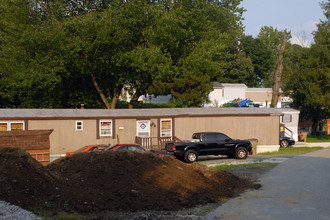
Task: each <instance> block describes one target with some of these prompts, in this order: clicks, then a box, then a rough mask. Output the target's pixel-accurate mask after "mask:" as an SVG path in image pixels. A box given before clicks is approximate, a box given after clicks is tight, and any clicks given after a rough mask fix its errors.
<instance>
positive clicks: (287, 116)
mask: <svg viewBox="0 0 330 220" xmlns="http://www.w3.org/2000/svg"><path fill="white" fill-rule="evenodd" d="M278 110H279V111H280V112H281V113H283V116H281V117H280V124H283V125H284V129H283V131H282V130H280V132H283V136H286V137H291V138H293V139H294V140H295V141H298V125H299V114H300V111H299V110H296V109H292V108H279V109H278Z"/></svg>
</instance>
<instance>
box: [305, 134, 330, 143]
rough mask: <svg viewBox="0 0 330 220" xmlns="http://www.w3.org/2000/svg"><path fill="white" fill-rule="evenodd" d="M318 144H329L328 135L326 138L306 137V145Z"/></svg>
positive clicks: (329, 137) (329, 138)
mask: <svg viewBox="0 0 330 220" xmlns="http://www.w3.org/2000/svg"><path fill="white" fill-rule="evenodd" d="M320 142H330V135H326V136H314V135H308V136H307V143H320Z"/></svg>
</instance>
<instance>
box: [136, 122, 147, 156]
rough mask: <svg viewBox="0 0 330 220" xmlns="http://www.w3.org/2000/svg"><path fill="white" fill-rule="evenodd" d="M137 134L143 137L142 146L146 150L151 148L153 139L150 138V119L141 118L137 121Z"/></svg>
mask: <svg viewBox="0 0 330 220" xmlns="http://www.w3.org/2000/svg"><path fill="white" fill-rule="evenodd" d="M136 130H137V136H138V137H140V138H142V139H141V146H142V147H144V148H145V149H146V150H150V149H151V146H150V145H151V140H150V138H149V137H150V121H149V120H141V121H137V129H136Z"/></svg>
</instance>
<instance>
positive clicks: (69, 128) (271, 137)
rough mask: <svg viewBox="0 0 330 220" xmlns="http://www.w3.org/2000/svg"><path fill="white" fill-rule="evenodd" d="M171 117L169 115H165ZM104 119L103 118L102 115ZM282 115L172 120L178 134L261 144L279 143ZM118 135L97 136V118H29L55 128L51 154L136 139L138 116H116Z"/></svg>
mask: <svg viewBox="0 0 330 220" xmlns="http://www.w3.org/2000/svg"><path fill="white" fill-rule="evenodd" d="M163 119H168V118H163ZM101 120H102V119H101ZM76 121H83V130H82V131H76V128H75V126H76ZM279 121H280V120H279V116H236V117H229V116H228V117H192V118H189V117H183V118H175V120H174V121H172V126H174V129H175V133H174V135H175V136H176V137H178V138H180V139H190V138H191V135H192V134H193V133H194V132H199V131H215V132H223V133H225V134H227V135H228V136H230V137H231V138H237V139H251V138H257V139H258V140H259V143H258V144H259V145H278V144H279ZM113 122H114V132H115V136H114V137H113V138H112V137H100V138H97V136H98V135H97V132H99V131H97V120H96V119H88V120H86V119H85V120H79V119H77V120H74V119H72V120H29V122H28V129H29V130H43V129H53V130H54V131H53V133H52V134H51V135H50V154H51V155H57V154H65V153H66V152H69V151H75V150H77V149H78V148H80V147H83V146H85V145H91V144H110V145H114V144H117V143H118V142H119V143H134V142H135V136H136V135H137V119H115V120H113ZM158 122H159V119H158V118H153V119H150V124H151V127H150V136H151V137H157V136H158V134H159V129H160V124H158Z"/></svg>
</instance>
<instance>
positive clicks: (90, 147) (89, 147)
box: [66, 144, 110, 156]
mask: <svg viewBox="0 0 330 220" xmlns="http://www.w3.org/2000/svg"><path fill="white" fill-rule="evenodd" d="M109 146H110V145H108V144H97V145H87V146H84V147H82V148H79V149H78V150H76V151H74V152H67V153H66V156H69V155H72V154H76V153H80V152H87V151H103V150H104V149H106V148H108V147H109Z"/></svg>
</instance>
